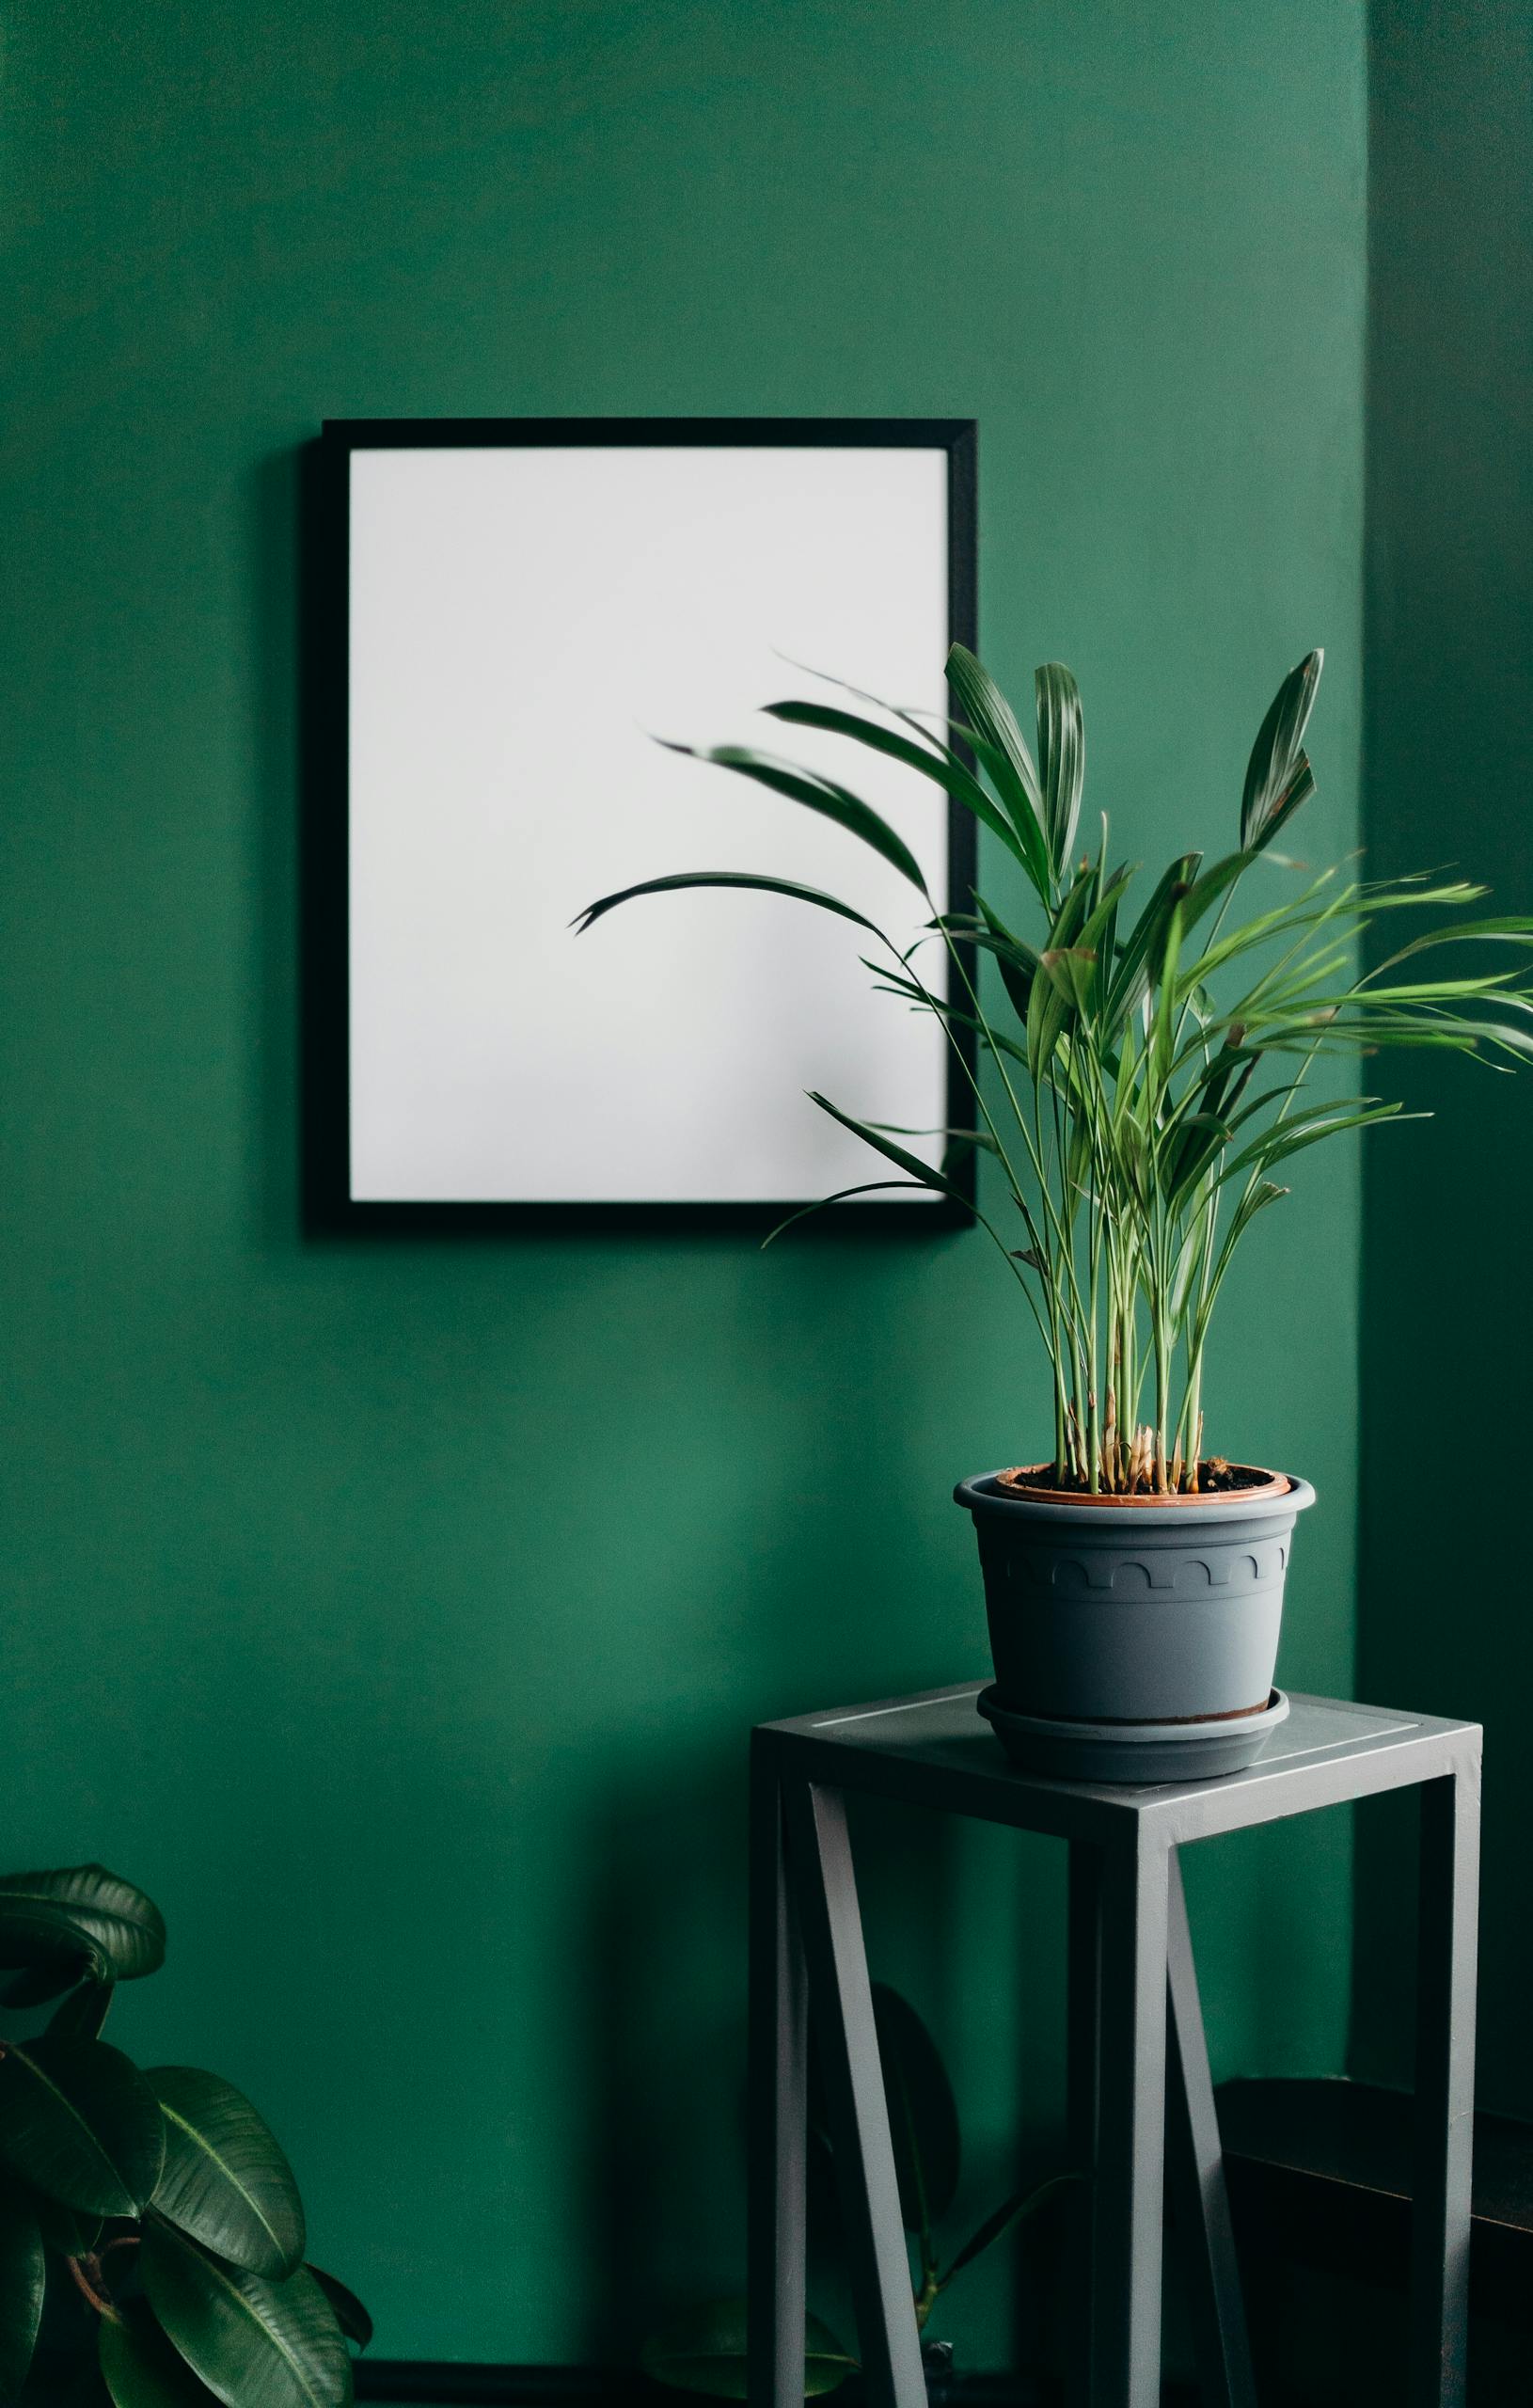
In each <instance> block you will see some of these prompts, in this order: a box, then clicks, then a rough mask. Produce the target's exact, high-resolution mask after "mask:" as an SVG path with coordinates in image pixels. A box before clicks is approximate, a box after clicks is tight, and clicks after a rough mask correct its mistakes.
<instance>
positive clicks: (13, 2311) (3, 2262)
mask: <svg viewBox="0 0 1533 2408" xmlns="http://www.w3.org/2000/svg"><path fill="white" fill-rule="evenodd" d="M46 2280H47V2270H46V2267H45V2265H44V2262H43V2255H42V2235H41V2233H40V2231H39V2229H38V2220H37V2217H36V2216H35V2215H34V2214H33V2213H32V2210H31V2209H30V2208H29V2207H28V2206H27V2205H26V2203H25V2201H24V2200H23V2199H19V2198H13V2197H8V2196H0V2408H11V2403H12V2402H13V2401H14V2400H19V2399H20V2397H21V2390H22V2385H23V2384H24V2382H25V2381H26V2378H27V2375H28V2373H29V2372H30V2370H31V2366H32V2353H33V2351H34V2350H35V2349H36V2347H37V2340H38V2326H39V2325H40V2323H41V2321H42V2294H43V2289H44V2287H45V2284H46Z"/></svg>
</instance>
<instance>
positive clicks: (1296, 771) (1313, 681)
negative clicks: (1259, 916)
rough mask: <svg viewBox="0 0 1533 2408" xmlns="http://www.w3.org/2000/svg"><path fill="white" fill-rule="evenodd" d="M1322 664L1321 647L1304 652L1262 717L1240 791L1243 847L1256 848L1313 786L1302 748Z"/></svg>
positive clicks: (1244, 849) (1291, 813)
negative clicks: (1242, 789)
mask: <svg viewBox="0 0 1533 2408" xmlns="http://www.w3.org/2000/svg"><path fill="white" fill-rule="evenodd" d="M1324 665H1325V655H1324V653H1323V652H1310V653H1306V654H1305V655H1304V659H1303V660H1301V661H1300V663H1299V666H1298V667H1297V669H1290V670H1289V672H1288V675H1287V676H1286V677H1285V678H1284V680H1283V683H1282V685H1281V686H1280V687H1279V688H1278V689H1277V692H1276V693H1275V694H1274V695H1273V697H1272V703H1271V704H1270V705H1269V707H1268V711H1267V716H1266V718H1265V719H1264V720H1263V721H1262V722H1261V727H1260V729H1259V731H1258V733H1257V736H1256V742H1255V744H1254V745H1253V746H1252V748H1251V758H1250V761H1249V762H1248V763H1247V765H1246V772H1245V791H1244V793H1243V794H1242V795H1241V851H1242V852H1253V851H1259V850H1260V848H1262V847H1263V846H1264V845H1266V844H1268V843H1269V842H1270V841H1271V839H1272V837H1273V836H1275V835H1276V833H1277V832H1278V830H1279V828H1280V827H1281V826H1282V825H1283V822H1284V821H1285V820H1286V819H1288V818H1291V816H1292V815H1293V813H1294V812H1295V811H1296V810H1297V809H1298V807H1299V805H1300V803H1301V802H1304V801H1305V800H1307V799H1308V797H1309V796H1310V795H1311V794H1312V793H1313V792H1314V789H1315V781H1314V777H1313V774H1312V773H1311V770H1310V767H1309V763H1308V760H1307V759H1306V758H1305V755H1304V749H1303V748H1304V730H1305V728H1306V727H1307V726H1308V724H1309V714H1310V712H1311V711H1312V710H1313V709H1314V707H1315V694H1316V689H1318V687H1319V685H1320V671H1321V669H1322V668H1323V667H1324Z"/></svg>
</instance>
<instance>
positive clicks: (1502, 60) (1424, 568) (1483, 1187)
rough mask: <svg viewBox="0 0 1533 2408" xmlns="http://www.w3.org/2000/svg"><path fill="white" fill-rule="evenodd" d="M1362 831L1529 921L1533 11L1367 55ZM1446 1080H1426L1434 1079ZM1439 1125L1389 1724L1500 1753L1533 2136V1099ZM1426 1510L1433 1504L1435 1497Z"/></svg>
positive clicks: (1431, 1106) (1369, 1985)
mask: <svg viewBox="0 0 1533 2408" xmlns="http://www.w3.org/2000/svg"><path fill="white" fill-rule="evenodd" d="M1371 54H1372V55H1371V71H1370V82H1371V91H1372V173H1371V188H1370V223H1371V253H1372V267H1371V288H1372V289H1371V306H1372V325H1371V335H1370V343H1369V362H1368V463H1367V524H1368V540H1367V746H1366V750H1367V801H1366V811H1365V821H1364V825H1365V832H1366V835H1367V844H1368V857H1369V861H1370V863H1371V864H1372V866H1373V867H1374V868H1375V869H1376V870H1378V871H1379V872H1380V873H1381V874H1383V873H1387V872H1390V871H1394V870H1396V869H1399V868H1405V867H1413V868H1414V867H1420V866H1422V865H1425V864H1427V863H1435V862H1445V861H1454V862H1459V863H1462V865H1463V866H1464V868H1465V869H1467V870H1469V871H1471V872H1473V873H1474V874H1475V875H1476V876H1478V877H1481V878H1484V879H1487V880H1488V881H1489V882H1490V883H1491V884H1492V885H1493V889H1494V893H1495V902H1494V904H1493V905H1492V906H1490V907H1488V908H1493V909H1498V910H1502V911H1527V910H1528V909H1529V908H1530V907H1533V817H1530V815H1529V808H1528V795H1529V791H1530V786H1533V8H1529V7H1528V6H1527V5H1526V0H1515V4H1514V5H1512V0H1506V4H1505V5H1500V4H1498V5H1495V6H1491V5H1487V0H1395V5H1393V6H1391V7H1389V8H1380V9H1379V10H1378V11H1377V13H1376V17H1375V22H1374V27H1373V38H1372V42H1371ZM1425 1059H1426V1057H1424V1056H1423V1057H1422V1062H1423V1063H1424V1062H1425ZM1400 1091H1401V1092H1405V1093H1408V1096H1409V1100H1410V1101H1411V1102H1412V1103H1413V1104H1414V1106H1415V1107H1416V1108H1417V1109H1421V1110H1430V1111H1432V1112H1434V1113H1435V1114H1436V1115H1437V1119H1436V1124H1435V1126H1434V1127H1433V1128H1431V1129H1430V1130H1417V1131H1408V1130H1406V1131H1401V1132H1400V1133H1399V1142H1400V1145H1401V1147H1402V1148H1404V1147H1409V1162H1408V1165H1407V1164H1403V1163H1402V1162H1401V1159H1400V1156H1399V1154H1397V1152H1396V1150H1395V1147H1394V1145H1393V1144H1390V1143H1388V1140H1389V1139H1390V1138H1393V1136H1394V1132H1388V1133H1385V1138H1384V1139H1383V1140H1381V1142H1380V1143H1379V1145H1378V1147H1377V1149H1376V1150H1375V1151H1374V1152H1372V1153H1371V1154H1370V1155H1369V1157H1368V1164H1369V1167H1368V1171H1367V1182H1366V1210H1365V1228H1366V1232H1367V1243H1366V1245H1365V1248H1364V1254H1363V1270H1364V1278H1363V1299H1364V1305H1363V1347H1362V1358H1361V1359H1362V1370H1363V1402H1364V1429H1365V1434H1366V1449H1367V1451H1366V1455H1365V1465H1364V1481H1363V1492H1362V1493H1363V1501H1364V1513H1363V1521H1362V1573H1363V1579H1362V1592H1361V1594H1362V1613H1361V1626H1360V1627H1361V1661H1360V1673H1361V1678H1362V1682H1363V1689H1364V1693H1365V1694H1366V1695H1368V1696H1375V1697H1380V1698H1383V1699H1384V1700H1385V1701H1386V1702H1387V1701H1390V1700H1402V1701H1404V1702H1405V1703H1408V1704H1414V1705H1426V1706H1430V1707H1431V1708H1432V1709H1433V1710H1435V1711H1437V1712H1439V1713H1444V1714H1462V1715H1468V1716H1472V1717H1474V1718H1475V1719H1478V1720H1480V1721H1483V1722H1484V1724H1485V1749H1486V1754H1485V1869H1484V1888H1483V1897H1482V1906H1481V1914H1482V1933H1483V1941H1482V1947H1481V1959H1480V1978H1481V1983H1482V1998H1483V2004H1482V2012H1481V2019H1480V2036H1479V2045H1480V2068H1481V2084H1480V2092H1481V2098H1482V2100H1483V2102H1484V2103H1485V2104H1487V2105H1489V2106H1493V2107H1498V2108H1501V2109H1503V2110H1505V2111H1508V2112H1510V2113H1513V2114H1520V2115H1533V2083H1530V2080H1529V2072H1528V2066H1529V2058H1528V2049H1527V1999H1528V1995H1529V1989H1530V1987H1533V1925H1530V1922H1529V1918H1528V1913H1527V1866H1526V1850H1525V1834H1526V1831H1527V1829H1528V1823H1529V1817H1530V1815H1533V1759H1530V1757H1529V1752H1528V1748H1527V1742H1526V1737H1525V1729H1524V1723H1523V1709H1524V1702H1525V1695H1526V1691H1527V1687H1528V1683H1529V1681H1530V1680H1533V1628H1530V1624H1529V1621H1528V1615H1527V1585H1528V1584H1527V1576H1526V1568H1525V1567H1526V1555H1525V1522H1524V1519H1523V1509H1524V1506H1525V1500H1526V1492H1527V1480H1526V1476H1525V1472H1524V1470H1523V1465H1522V1448H1521V1441H1520V1428H1521V1420H1522V1414H1523V1409H1524V1399H1525V1391H1526V1384H1527V1365H1528V1361H1529V1358H1530V1356H1533V1279H1530V1277H1529V1272H1528V1196H1529V1193H1530V1191H1533V1092H1530V1090H1529V1088H1528V1085H1526V1083H1525V1080H1524V1079H1506V1078H1504V1079H1495V1078H1488V1077H1485V1076H1482V1075H1479V1074H1478V1073H1477V1072H1476V1071H1475V1070H1474V1069H1472V1068H1470V1067H1468V1066H1465V1065H1462V1064H1455V1065H1449V1066H1447V1067H1446V1068H1437V1069H1428V1068H1424V1067H1421V1065H1420V1064H1417V1065H1412V1066H1410V1067H1409V1075H1408V1076H1407V1077H1405V1078H1403V1079H1402V1080H1401V1082H1400ZM1429 1482H1430V1485H1429ZM1364 1831H1365V1845H1364V1846H1363V1847H1362V1849H1361V1850H1360V1852H1359V1884H1358V1895H1359V1909H1360V1913H1359V1926H1358V1929H1359V1950H1358V1967H1359V1991H1358V2004H1359V2009H1360V2012H1359V2017H1358V2023H1357V2036H1356V2048H1355V2058H1356V2063H1357V2066H1358V2068H1359V2070H1361V2071H1375V2072H1383V2073H1386V2074H1389V2075H1393V2076H1396V2077H1398V2078H1400V2079H1409V2060H1408V2058H1407V2057H1406V2056H1405V2055H1404V2053H1403V2049H1404V2045H1405V2044H1406V2043H1407V2042H1408V2037H1409V2036H1408V2034H1402V2033H1401V2031H1400V2028H1399V2018H1398V2017H1397V2016H1395V2015H1394V2014H1392V2013H1390V2012H1388V2011H1387V2001H1388V2000H1389V1999H1390V1997H1391V1996H1392V1995H1393V1994H1394V1992H1395V1988H1396V1985H1397V1983H1398V1978H1399V1964H1400V1961H1401V1955H1402V1952H1403V1950H1404V1949H1405V1948H1406V1947H1407V1946H1408V1945H1409V1939H1410V1930H1409V1925H1410V1911H1411V1909H1410V1871H1409V1859H1408V1849H1409V1846H1410V1843H1411V1836H1412V1834H1411V1829H1410V1823H1409V1819H1408V1817H1407V1816H1405V1815H1403V1814H1393V1815H1391V1814H1371V1815H1370V1817H1369V1819H1368V1822H1367V1824H1365V1826H1364Z"/></svg>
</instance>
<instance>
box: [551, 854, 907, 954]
mask: <svg viewBox="0 0 1533 2408" xmlns="http://www.w3.org/2000/svg"><path fill="white" fill-rule="evenodd" d="M687 886H734V887H746V888H750V889H751V890H753V891H754V892H755V893H756V894H758V895H786V896H787V897H788V899H789V901H790V902H794V903H814V904H816V905H817V906H818V908H819V909H820V910H821V911H835V912H837V913H839V915H840V917H841V918H842V919H844V920H854V921H855V922H856V924H857V926H858V927H860V928H867V929H869V930H870V931H871V932H872V934H873V935H874V936H876V937H878V938H881V939H882V941H883V943H885V944H887V943H888V942H889V940H888V938H887V937H885V936H884V932H883V930H882V928H877V927H874V925H873V922H872V921H871V920H868V919H864V917H863V915H862V913H861V911H853V909H852V907H851V905H850V904H849V903H842V902H838V900H837V899H836V897H835V895H824V894H822V893H821V892H820V889H819V888H818V887H817V886H800V885H798V882H797V880H796V879H791V878H765V877H759V876H758V875H757V874H756V872H755V871H753V870H738V869H686V870H678V871H677V872H676V873H675V875H674V876H673V877H671V878H647V879H645V880H644V881H643V884H642V885H640V886H625V887H624V889H623V890H622V892H621V894H618V895H603V896H602V898H601V900H600V902H599V903H588V904H587V905H586V908H585V910H584V911H582V912H580V913H579V914H578V916H577V918H576V919H575V920H573V921H572V922H571V924H570V925H571V926H572V927H574V928H575V930H576V932H577V935H579V936H584V934H585V932H586V930H587V928H592V927H595V925H596V922H597V921H598V920H601V919H605V918H606V916H607V914H608V911H616V910H617V908H618V905H619V904H620V903H631V902H632V901H633V900H634V898H635V897H636V896H637V895H675V894H679V893H680V892H681V890H682V889H683V888H684V887H687Z"/></svg>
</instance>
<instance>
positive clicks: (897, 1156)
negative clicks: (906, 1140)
mask: <svg viewBox="0 0 1533 2408" xmlns="http://www.w3.org/2000/svg"><path fill="white" fill-rule="evenodd" d="M809 1101H810V1102H811V1103H815V1104H818V1106H819V1108H820V1110H821V1111H822V1112H827V1113H829V1114H830V1118H831V1119H832V1120H839V1121H840V1123H841V1125H842V1127H843V1129H849V1130H850V1131H851V1133H852V1134H853V1136H854V1137H861V1140H862V1142H863V1144H864V1145H867V1146H871V1147H872V1148H873V1150H874V1152H875V1153H876V1154H882V1155H883V1156H884V1158H885V1160H886V1161H888V1162H892V1163H893V1164H894V1165H895V1167H896V1168H897V1169H899V1170H902V1171H904V1172H905V1174H906V1176H907V1177H908V1178H909V1179H910V1180H913V1181H914V1183H915V1184H916V1186H918V1187H935V1188H936V1189H937V1191H938V1193H939V1194H940V1195H942V1196H952V1198H953V1200H954V1202H955V1203H956V1204H961V1205H963V1207H964V1209H965V1210H966V1211H972V1209H973V1208H972V1206H971V1204H970V1202H969V1198H968V1197H967V1196H965V1195H964V1193H963V1190H962V1189H961V1188H959V1187H955V1185H954V1183H953V1181H952V1180H950V1179H947V1178H945V1177H944V1175H943V1174H942V1172H941V1171H940V1170H933V1168H932V1166H931V1164H929V1163H924V1162H923V1161H922V1160H921V1158H920V1156H919V1155H918V1154H909V1153H907V1152H906V1150H905V1148H904V1147H903V1146H896V1145H895V1143H894V1141H893V1137H885V1136H884V1135H882V1134H881V1133H880V1132H879V1131H878V1130H877V1129H875V1128H874V1127H873V1125H872V1123H871V1122H870V1121H867V1120H854V1119H853V1118H852V1117H851V1115H850V1113H848V1112H843V1111H842V1110H841V1109H840V1107H839V1105H837V1104H833V1103H832V1102H831V1101H830V1097H829V1096H823V1095H820V1094H817V1093H816V1092H815V1091H814V1089H813V1088H811V1089H810V1092H809Z"/></svg>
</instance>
